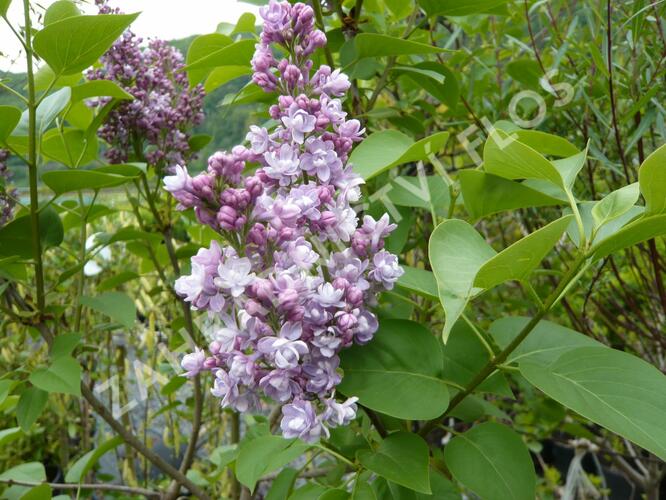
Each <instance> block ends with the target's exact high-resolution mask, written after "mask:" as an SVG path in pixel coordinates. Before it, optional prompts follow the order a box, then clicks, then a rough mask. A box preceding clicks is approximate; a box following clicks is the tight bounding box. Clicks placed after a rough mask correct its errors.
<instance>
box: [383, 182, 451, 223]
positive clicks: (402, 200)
mask: <svg viewBox="0 0 666 500" xmlns="http://www.w3.org/2000/svg"><path fill="white" fill-rule="evenodd" d="M386 196H387V197H388V199H389V200H390V201H391V202H392V203H393V204H394V205H397V206H399V207H415V208H423V209H426V210H430V207H431V206H432V207H433V208H434V209H435V210H436V211H437V212H438V213H440V214H443V215H445V214H446V213H447V210H448V207H449V203H450V201H451V196H450V193H449V187H448V185H447V184H446V181H445V180H444V179H443V178H442V177H440V176H439V175H427V176H426V175H418V176H411V175H404V176H399V177H396V178H395V179H393V181H391V189H390V190H389V191H387V192H386Z"/></svg>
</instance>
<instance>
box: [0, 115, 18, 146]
mask: <svg viewBox="0 0 666 500" xmlns="http://www.w3.org/2000/svg"><path fill="white" fill-rule="evenodd" d="M20 119H21V110H20V109H18V108H15V107H14V106H0V142H4V141H5V139H7V137H9V135H10V134H11V133H12V130H14V129H15V128H16V125H17V124H18V122H19V120H20Z"/></svg>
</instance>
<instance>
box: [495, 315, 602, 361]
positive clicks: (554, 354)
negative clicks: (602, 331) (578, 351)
mask: <svg viewBox="0 0 666 500" xmlns="http://www.w3.org/2000/svg"><path fill="white" fill-rule="evenodd" d="M529 321H530V318H526V317H523V316H510V317H506V318H501V319H498V320H496V321H494V322H493V324H492V325H490V330H489V332H490V335H492V336H493V338H494V339H495V341H496V342H497V344H498V345H499V346H500V347H501V348H502V349H504V348H505V347H507V346H508V345H509V344H510V343H511V342H512V341H513V339H514V338H516V336H517V335H518V334H519V333H520V331H521V330H522V329H523V328H524V327H525V325H527V323H529ZM585 346H588V347H589V346H602V344H600V343H599V342H597V341H596V340H594V339H592V338H590V337H588V336H587V335H583V334H582V333H578V332H577V331H575V330H571V329H570V328H566V327H564V326H561V325H558V324H557V323H552V322H551V321H544V320H542V321H539V323H537V325H536V326H535V327H534V329H533V330H532V332H531V333H530V334H529V335H528V336H527V338H526V339H525V340H523V341H522V342H521V343H520V345H518V347H517V348H516V349H515V350H514V351H513V352H512V353H511V354H509V358H508V359H507V363H514V362H518V361H522V360H529V361H532V362H535V363H541V364H548V363H551V362H553V361H555V360H556V359H557V358H559V357H560V356H561V355H562V353H564V352H565V351H570V350H571V349H575V348H577V347H585Z"/></svg>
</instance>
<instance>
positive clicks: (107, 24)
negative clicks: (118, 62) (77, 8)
mask: <svg viewBox="0 0 666 500" xmlns="http://www.w3.org/2000/svg"><path fill="white" fill-rule="evenodd" d="M138 15H139V14H127V15H105V16H75V17H69V18H66V19H62V20H60V21H57V22H54V23H53V24H50V25H48V26H46V27H45V28H44V29H43V30H41V31H39V32H37V34H36V35H35V37H34V40H33V47H34V49H35V52H37V54H38V55H39V56H40V57H41V58H42V59H44V61H46V62H47V64H48V65H49V66H50V67H51V69H53V71H54V72H55V73H56V75H69V74H72V73H76V72H78V71H81V70H84V69H86V68H87V67H89V66H92V65H93V64H94V63H95V62H96V61H97V59H98V58H99V56H101V55H102V54H104V52H106V50H107V49H108V48H109V47H110V46H111V44H112V43H113V42H114V41H115V40H116V38H118V37H119V36H120V35H121V34H122V32H123V31H125V28H127V27H128V26H129V25H130V24H131V23H132V21H134V20H135V19H136V18H137V16H138Z"/></svg>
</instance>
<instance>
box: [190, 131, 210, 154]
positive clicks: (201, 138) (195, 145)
mask: <svg viewBox="0 0 666 500" xmlns="http://www.w3.org/2000/svg"><path fill="white" fill-rule="evenodd" d="M212 139H213V138H212V137H211V136H210V135H206V134H197V135H193V136H192V137H190V139H189V140H188V141H187V143H188V145H189V146H190V151H201V150H202V149H203V148H204V147H205V146H206V145H207V144H208V143H209V142H210V141H211V140H212Z"/></svg>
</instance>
